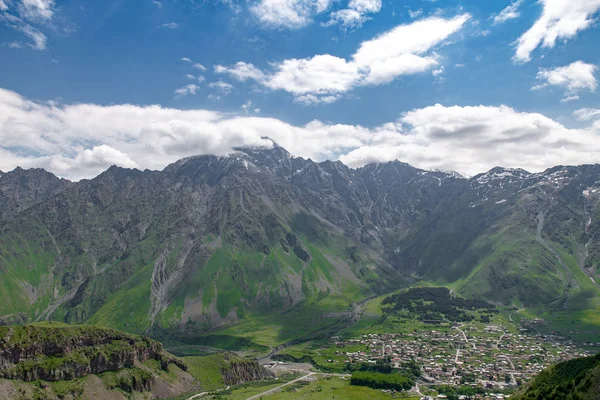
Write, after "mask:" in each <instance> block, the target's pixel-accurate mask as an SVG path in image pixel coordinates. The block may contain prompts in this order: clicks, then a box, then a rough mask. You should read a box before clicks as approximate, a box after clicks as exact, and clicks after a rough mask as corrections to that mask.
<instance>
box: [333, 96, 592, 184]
mask: <svg viewBox="0 0 600 400" xmlns="http://www.w3.org/2000/svg"><path fill="white" fill-rule="evenodd" d="M399 122H400V123H402V124H403V126H404V127H405V132H404V134H399V135H394V134H393V133H394V130H393V129H392V130H391V131H390V132H389V133H388V138H386V140H385V141H384V142H383V143H381V144H378V145H367V146H363V147H360V148H358V149H355V150H353V151H351V152H350V153H348V154H345V155H343V156H342V157H340V159H341V161H342V162H344V163H346V164H348V165H350V166H360V165H364V164H366V163H371V162H385V161H390V160H395V159H400V160H403V161H407V162H409V163H410V164H413V165H417V166H420V167H422V168H428V169H435V168H440V169H444V170H455V171H461V172H464V173H467V174H469V175H474V174H477V173H479V172H483V171H486V170H489V169H490V168H492V167H493V166H496V165H501V166H505V167H520V168H524V169H527V170H529V171H533V172H536V171H541V170H544V169H546V168H548V167H550V166H553V165H558V164H576V165H579V164H582V163H597V162H598V161H599V160H600V154H598V151H600V137H599V136H598V132H596V131H594V130H593V129H592V128H588V129H581V130H575V129H568V128H566V127H565V126H563V125H561V124H559V123H558V122H556V121H553V120H552V119H550V118H547V117H545V116H543V115H541V114H537V113H524V112H518V111H516V110H514V109H512V108H510V107H506V106H500V107H487V106H477V107H459V106H454V107H445V106H442V105H439V104H437V105H435V106H431V107H426V108H422V109H417V110H413V111H409V112H406V113H404V114H402V116H401V118H400V120H399ZM390 133H391V134H390ZM540 155H543V156H540Z"/></svg>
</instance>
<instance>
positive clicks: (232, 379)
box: [221, 358, 274, 386]
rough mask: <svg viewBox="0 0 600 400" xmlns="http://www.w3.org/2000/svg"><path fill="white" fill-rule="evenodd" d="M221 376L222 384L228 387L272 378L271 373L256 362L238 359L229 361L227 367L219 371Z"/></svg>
mask: <svg viewBox="0 0 600 400" xmlns="http://www.w3.org/2000/svg"><path fill="white" fill-rule="evenodd" d="M226 359H227V358H226ZM221 375H222V376H223V382H224V383H225V384H226V385H228V386H234V385H241V384H243V383H246V382H252V381H260V380H263V379H267V378H272V377H273V376H274V374H273V372H271V371H269V370H267V369H266V368H264V367H263V366H261V365H259V364H258V363H257V362H256V361H250V360H240V359H237V360H230V362H229V365H228V366H227V367H226V368H222V369H221Z"/></svg>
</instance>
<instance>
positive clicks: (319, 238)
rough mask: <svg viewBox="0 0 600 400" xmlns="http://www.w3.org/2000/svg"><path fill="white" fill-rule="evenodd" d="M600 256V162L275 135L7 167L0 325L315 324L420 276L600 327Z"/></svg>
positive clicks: (180, 329) (137, 328) (166, 329)
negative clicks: (66, 167)
mask: <svg viewBox="0 0 600 400" xmlns="http://www.w3.org/2000/svg"><path fill="white" fill-rule="evenodd" d="M599 263H600V165H582V166H557V167H554V168H550V169H548V170H546V171H544V172H541V173H529V172H527V171H524V170H522V169H509V168H500V167H497V168H494V169H492V170H490V171H488V172H487V173H483V174H479V175H476V176H474V177H471V178H469V179H466V178H464V177H462V176H460V175H459V174H456V173H447V172H443V171H426V170H422V169H418V168H414V167H412V166H410V165H408V164H405V163H402V162H399V161H394V162H388V163H385V164H369V165H366V166H364V167H362V168H358V169H351V168H349V167H347V166H346V165H344V164H342V163H341V162H333V161H324V162H315V161H312V160H310V159H303V158H299V157H294V156H292V155H290V153H288V152H287V151H286V150H285V149H283V148H282V147H280V146H278V145H277V144H275V143H273V146H272V148H240V149H235V152H232V153H231V154H230V155H228V156H221V157H218V156H197V157H190V158H186V159H182V160H179V161H177V162H175V163H173V164H171V165H169V166H167V167H166V168H165V169H164V170H163V171H149V170H146V171H139V170H135V169H124V168H120V167H116V166H113V167H111V168H109V169H108V170H107V171H105V172H103V173H102V174H100V175H99V176H97V177H96V178H94V179H90V180H82V181H79V182H70V181H67V180H64V179H60V178H58V177H56V176H54V175H53V174H51V173H49V172H47V171H44V170H41V169H30V170H23V169H21V168H17V169H15V170H13V171H10V172H6V173H0V299H2V301H1V302H0V316H3V317H2V319H1V320H0V322H2V321H4V322H11V321H12V322H14V321H17V322H32V321H42V320H57V321H62V322H68V323H93V324H99V325H104V326H110V327H114V328H119V329H123V330H126V331H130V332H134V333H144V332H150V333H157V332H161V333H163V334H164V333H166V334H175V335H179V334H185V333H190V332H194V333H202V332H212V331H214V330H216V329H219V328H223V327H228V326H235V325H236V324H239V323H242V322H243V321H248V320H250V319H252V318H254V317H256V316H264V315H269V316H274V317H275V318H276V319H277V318H282V319H284V318H285V316H286V315H291V316H294V315H300V314H302V315H308V317H309V319H310V320H311V321H313V325H314V326H312V327H313V328H315V327H317V326H318V325H319V324H320V321H322V319H323V318H327V317H331V316H335V315H343V313H345V312H348V310H349V309H351V308H352V306H353V305H354V306H356V305H357V304H359V303H360V302H361V301H362V300H364V299H367V298H370V297H373V296H377V295H380V294H384V293H389V292H392V291H394V290H396V289H398V288H401V287H405V286H407V285H410V284H413V283H417V282H424V283H427V284H436V285H444V286H448V287H450V288H451V289H453V290H455V291H456V292H458V293H460V294H461V295H464V296H467V297H482V298H485V299H487V300H491V301H493V302H496V303H501V304H505V305H513V306H516V307H519V308H526V309H527V310H530V312H531V314H532V315H562V314H568V315H573V316H574V317H575V316H576V318H577V319H578V320H580V321H582V323H583V324H584V325H590V326H598V325H600V321H598V320H597V317H595V315H597V311H598V309H599V308H600V288H599V287H598V284H597V283H596V280H597V279H599V278H600V277H599V275H600V270H599V268H598V265H599ZM282 325H286V324H284V323H283V324H282ZM309 325H310V324H309ZM308 328H309V327H306V329H308ZM282 329H283V330H285V329H288V330H289V332H287V333H286V334H285V335H284V336H286V337H287V338H293V337H294V335H295V334H297V332H295V328H294V327H293V326H287V328H286V327H284V328H282ZM282 332H283V331H282ZM281 334H282V335H283V333H281Z"/></svg>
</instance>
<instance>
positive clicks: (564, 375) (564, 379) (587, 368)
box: [513, 355, 600, 400]
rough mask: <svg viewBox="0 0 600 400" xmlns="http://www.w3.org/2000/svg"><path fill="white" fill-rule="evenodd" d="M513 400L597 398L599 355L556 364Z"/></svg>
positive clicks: (599, 372)
mask: <svg viewBox="0 0 600 400" xmlns="http://www.w3.org/2000/svg"><path fill="white" fill-rule="evenodd" d="M513 398H515V399H518V400H529V399H556V400H563V399H564V400H575V399H580V400H597V399H600V355H597V356H595V357H586V358H578V359H575V360H570V361H565V362H562V363H559V364H556V365H554V366H552V367H550V368H548V369H546V370H544V371H542V372H541V373H540V374H539V375H538V376H537V377H536V378H535V379H534V380H533V381H532V382H531V383H529V384H528V385H527V386H526V387H525V388H524V389H523V390H521V391H520V392H519V393H517V394H516V395H515V396H513Z"/></svg>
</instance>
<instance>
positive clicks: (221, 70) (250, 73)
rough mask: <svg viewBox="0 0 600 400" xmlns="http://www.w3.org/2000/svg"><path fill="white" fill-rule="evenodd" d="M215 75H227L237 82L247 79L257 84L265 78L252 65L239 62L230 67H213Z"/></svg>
mask: <svg viewBox="0 0 600 400" xmlns="http://www.w3.org/2000/svg"><path fill="white" fill-rule="evenodd" d="M215 73H217V74H229V75H231V76H233V77H234V78H235V79H237V80H238V81H241V82H244V81H247V80H249V79H252V80H255V81H257V82H263V81H264V80H265V79H266V77H265V74H264V73H263V72H262V71H261V70H260V69H258V68H256V67H255V66H254V65H252V64H250V63H245V62H243V61H240V62H238V63H236V64H235V65H233V66H231V67H225V66H223V65H216V66H215Z"/></svg>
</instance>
